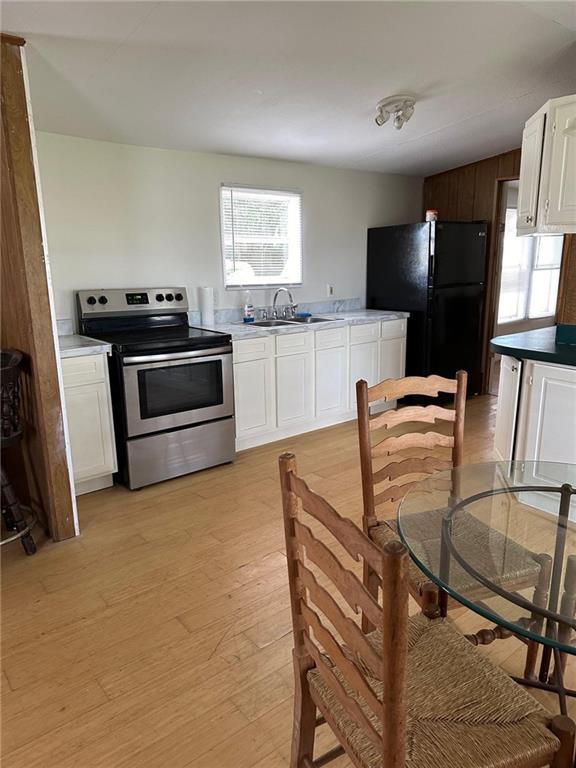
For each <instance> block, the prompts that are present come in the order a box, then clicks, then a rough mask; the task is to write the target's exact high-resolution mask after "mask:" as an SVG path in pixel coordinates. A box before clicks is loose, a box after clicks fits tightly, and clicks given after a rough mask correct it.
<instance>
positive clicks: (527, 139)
mask: <svg viewBox="0 0 576 768" xmlns="http://www.w3.org/2000/svg"><path fill="white" fill-rule="evenodd" d="M575 167H576V95H571V96H564V97H562V98H559V99H551V100H550V101H548V102H546V104H544V106H543V107H542V108H541V109H539V110H538V112H537V113H536V114H535V115H533V116H532V117H531V118H530V119H529V120H528V121H527V123H526V125H525V128H524V132H523V135H522V156H521V161H520V185H519V190H518V225H517V227H518V234H519V235H526V234H537V235H540V234H543V235H545V234H563V233H574V232H576V173H575V172H574V168H575Z"/></svg>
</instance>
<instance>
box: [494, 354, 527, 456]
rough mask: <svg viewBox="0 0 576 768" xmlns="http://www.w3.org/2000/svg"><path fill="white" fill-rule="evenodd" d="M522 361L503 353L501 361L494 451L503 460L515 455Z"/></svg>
mask: <svg viewBox="0 0 576 768" xmlns="http://www.w3.org/2000/svg"><path fill="white" fill-rule="evenodd" d="M521 372H522V363H521V361H520V360H516V358H514V357H509V356H507V355H503V356H502V359H501V362H500V384H499V388H498V411H497V413H496V429H495V432H494V451H495V453H496V456H497V457H498V458H499V459H500V460H502V461H510V460H511V459H512V458H513V456H514V437H515V434H516V415H517V412H518V395H519V393H520V379H521Z"/></svg>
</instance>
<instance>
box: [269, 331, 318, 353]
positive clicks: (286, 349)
mask: <svg viewBox="0 0 576 768" xmlns="http://www.w3.org/2000/svg"><path fill="white" fill-rule="evenodd" d="M312 337H313V333H312V332H311V331H307V332H305V333H287V334H286V335H285V336H276V354H277V355H292V354H295V353H296V352H307V351H308V350H309V349H312Z"/></svg>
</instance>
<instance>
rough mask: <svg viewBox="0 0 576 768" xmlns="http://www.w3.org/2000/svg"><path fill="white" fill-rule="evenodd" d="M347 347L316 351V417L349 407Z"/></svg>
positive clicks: (338, 411)
mask: <svg viewBox="0 0 576 768" xmlns="http://www.w3.org/2000/svg"><path fill="white" fill-rule="evenodd" d="M346 353H347V350H346V347H333V348H332V349H318V350H316V415H317V416H319V417H320V416H329V415H330V414H331V413H340V412H342V411H345V410H346V408H347V406H348V355H347V354H346Z"/></svg>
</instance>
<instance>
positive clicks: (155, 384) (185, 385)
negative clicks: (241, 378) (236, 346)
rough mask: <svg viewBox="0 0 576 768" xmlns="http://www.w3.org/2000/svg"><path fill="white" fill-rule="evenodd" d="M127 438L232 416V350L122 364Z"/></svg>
mask: <svg viewBox="0 0 576 768" xmlns="http://www.w3.org/2000/svg"><path fill="white" fill-rule="evenodd" d="M123 377H124V395H125V403H126V426H127V431H128V437H134V436H135V435H145V434H149V433H152V432H160V431H162V430H167V429H174V428H176V427H185V426H187V425H190V424H196V423H198V422H203V421H212V420H214V419H222V418H225V417H227V416H232V415H233V414H234V391H233V383H232V381H233V379H232V347H231V346H230V345H228V346H225V347H217V348H214V349H202V350H195V351H190V352H174V353H172V354H162V355H139V356H128V357H125V358H124V359H123Z"/></svg>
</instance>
